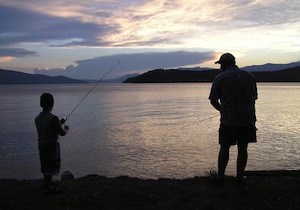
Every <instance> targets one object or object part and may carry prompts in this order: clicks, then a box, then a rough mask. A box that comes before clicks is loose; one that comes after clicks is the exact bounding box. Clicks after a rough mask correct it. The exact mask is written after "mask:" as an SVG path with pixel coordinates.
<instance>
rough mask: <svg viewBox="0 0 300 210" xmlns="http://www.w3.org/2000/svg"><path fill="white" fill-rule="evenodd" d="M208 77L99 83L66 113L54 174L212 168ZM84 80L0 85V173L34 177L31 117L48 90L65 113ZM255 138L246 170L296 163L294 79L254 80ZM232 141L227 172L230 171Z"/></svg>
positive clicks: (299, 147) (214, 143)
mask: <svg viewBox="0 0 300 210" xmlns="http://www.w3.org/2000/svg"><path fill="white" fill-rule="evenodd" d="M210 86H211V84H210V83H204V84H203V83H188V84H180V83H179V84H177V83H176V84H99V85H98V86H97V87H96V88H95V89H94V90H93V91H92V92H91V93H90V95H89V96H88V97H87V98H86V99H85V100H84V101H83V102H82V104H81V105H80V106H79V107H78V108H77V109H76V110H75V111H74V112H73V114H72V115H71V116H70V117H69V118H68V121H67V124H68V125H69V126H70V131H69V133H68V135H67V136H65V137H61V138H60V144H61V152H62V154H61V155H62V167H61V172H63V171H65V170H69V171H71V172H72V173H73V174H74V176H75V177H81V176H85V175H88V174H98V175H103V176H107V177H115V176H120V175H126V176H131V177H139V178H154V179H156V178H189V177H193V176H197V175H204V174H205V172H206V171H209V170H211V169H216V167H217V155H218V149H219V145H218V127H219V116H218V112H217V111H216V110H214V108H213V107H212V106H211V105H210V103H209V100H208V99H207V98H208V95H209V91H210ZM92 87H93V84H85V85H82V84H80V85H16V86H0V99H1V106H0V126H1V129H0V178H16V179H23V178H25V179H36V178H41V177H42V174H41V173H40V163H39V155H38V146H37V134H36V128H35V125H34V118H35V117H36V115H37V114H38V113H39V112H40V111H41V108H40V107H39V97H40V95H41V94H42V93H43V92H51V93H52V94H53V95H54V98H55V106H54V109H53V111H52V112H53V113H54V114H55V115H57V116H59V117H66V116H67V115H68V114H70V112H71V111H72V110H73V109H74V107H75V106H76V105H77V104H78V103H79V101H80V100H81V99H82V98H83V97H84V96H85V95H86V93H87V92H88V91H90V90H91V88H92ZM258 94H259V96H258V97H259V99H258V100H257V103H256V113H257V120H258V121H257V128H258V132H257V138H258V142H257V143H255V144H250V145H249V160H248V165H247V170H256V169H257V170H268V169H269V170H271V169H299V168H300V137H299V134H300V108H299V107H300V98H299V96H300V83H258ZM235 163H236V147H232V149H231V155H230V162H229V164H228V168H227V174H229V175H234V174H235Z"/></svg>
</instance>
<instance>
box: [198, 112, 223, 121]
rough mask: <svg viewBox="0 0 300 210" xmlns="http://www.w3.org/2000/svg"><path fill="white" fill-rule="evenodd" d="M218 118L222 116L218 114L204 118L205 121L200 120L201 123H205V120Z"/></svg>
mask: <svg viewBox="0 0 300 210" xmlns="http://www.w3.org/2000/svg"><path fill="white" fill-rule="evenodd" d="M218 116H220V114H216V115H213V116H210V117H207V118H204V119H202V120H200V121H199V122H203V121H205V120H210V119H212V118H215V117H218Z"/></svg>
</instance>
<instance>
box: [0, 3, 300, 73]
mask: <svg viewBox="0 0 300 210" xmlns="http://www.w3.org/2000/svg"><path fill="white" fill-rule="evenodd" d="M299 37H300V1H299V0H235V1H232V0H85V1H78V0H26V1H25V0H0V69H10V70H18V71H23V72H27V73H33V72H39V73H45V74H48V75H65V76H69V77H72V78H79V79H96V78H99V77H101V75H103V74H105V72H107V71H108V70H109V69H110V68H111V67H113V66H114V65H115V64H117V63H118V62H119V61H120V64H119V65H118V66H117V67H116V68H115V69H114V70H113V71H112V72H111V73H110V74H109V75H108V77H107V78H115V77H120V76H123V75H125V74H131V73H143V72H146V71H148V70H152V69H155V68H177V67H197V66H200V67H212V68H219V66H218V65H216V64H214V61H216V60H217V59H218V57H219V56H220V54H222V53H224V52H231V53H232V54H234V55H235V56H236V58H237V64H238V65H239V66H240V67H244V66H248V65H259V64H265V63H290V62H296V61H300V38H299Z"/></svg>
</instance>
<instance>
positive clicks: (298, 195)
mask: <svg viewBox="0 0 300 210" xmlns="http://www.w3.org/2000/svg"><path fill="white" fill-rule="evenodd" d="M41 186H42V180H23V181H18V180H12V179H5V180H0V209H1V210H2V209H30V210H31V209H51V210H54V209H65V210H72V209H100V210H101V209H108V210H115V209H133V210H135V209H136V210H148V209H153V210H160V209H161V210H165V209H170V210H177V209H183V210H200V209H205V210H206V209H207V210H213V209H222V210H223V209H239V210H244V209H247V210H248V209H264V210H267V209H284V210H285V209H286V210H288V209H295V210H296V209H297V210H299V209H300V171H273V172H266V171H261V172H249V173H248V176H247V178H246V182H245V189H242V190H241V189H238V188H237V187H236V183H235V180H234V178H233V177H228V178H227V179H226V180H225V185H224V187H217V186H215V185H214V184H213V183H212V179H211V177H209V176H207V177H195V178H191V179H183V180H177V179H158V180H142V179H137V178H129V177H117V178H106V177H100V176H98V175H89V176H86V177H82V178H77V179H74V180H64V181H61V183H60V187H61V189H62V190H63V191H62V192H61V193H60V194H55V195H45V194H44V190H43V188H42V187H41Z"/></svg>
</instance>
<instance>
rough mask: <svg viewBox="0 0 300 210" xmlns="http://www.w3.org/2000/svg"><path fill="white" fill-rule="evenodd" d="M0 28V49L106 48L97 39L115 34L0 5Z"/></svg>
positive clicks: (103, 26)
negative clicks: (26, 46)
mask: <svg viewBox="0 0 300 210" xmlns="http://www.w3.org/2000/svg"><path fill="white" fill-rule="evenodd" d="M8 20H9V24H8V23H7V21H8ZM0 25H1V31H0V46H11V45H16V44H20V43H40V42H44V43H48V44H49V45H51V46H99V45H106V43H105V41H102V40H101V39H99V36H105V35H106V34H108V33H111V32H112V31H113V32H116V29H113V28H112V27H110V26H109V25H106V24H95V23H88V22H82V21H80V20H76V19H71V18H62V17H55V16H51V15H45V14H42V13H38V12H34V11H31V10H26V9H21V8H15V7H9V6H0Z"/></svg>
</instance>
